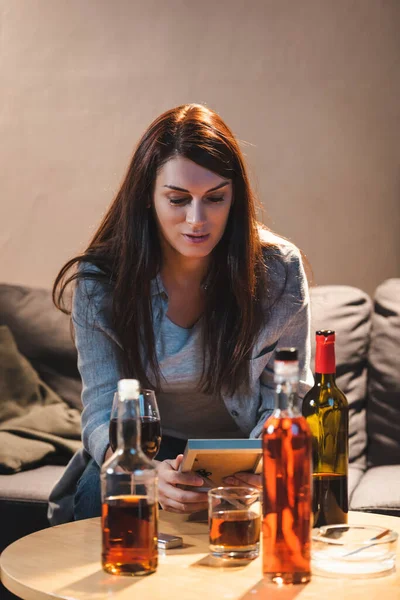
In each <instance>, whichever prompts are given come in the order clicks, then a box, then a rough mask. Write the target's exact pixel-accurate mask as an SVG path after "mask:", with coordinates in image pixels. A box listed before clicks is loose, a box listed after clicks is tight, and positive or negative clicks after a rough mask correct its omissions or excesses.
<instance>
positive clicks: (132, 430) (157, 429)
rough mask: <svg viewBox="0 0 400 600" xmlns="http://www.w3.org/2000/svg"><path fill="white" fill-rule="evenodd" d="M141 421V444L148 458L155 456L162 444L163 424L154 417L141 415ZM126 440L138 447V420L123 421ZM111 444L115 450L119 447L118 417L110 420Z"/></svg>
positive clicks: (132, 445) (127, 442)
mask: <svg viewBox="0 0 400 600" xmlns="http://www.w3.org/2000/svg"><path fill="white" fill-rule="evenodd" d="M140 421H141V440H142V441H141V446H142V450H143V452H144V453H145V455H146V456H147V458H150V459H152V458H154V457H155V456H156V455H157V453H158V451H159V449H160V444H161V424H160V420H159V419H155V418H154V417H140ZM123 428H124V440H125V443H126V444H128V445H129V446H130V447H132V448H135V447H136V421H135V420H134V419H126V420H124V421H123ZM109 435H110V446H111V448H112V450H113V452H115V450H116V449H117V419H111V421H110V433H109Z"/></svg>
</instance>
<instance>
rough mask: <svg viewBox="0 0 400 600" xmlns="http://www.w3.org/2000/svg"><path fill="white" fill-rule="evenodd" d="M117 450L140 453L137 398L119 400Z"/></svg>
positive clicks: (139, 424) (139, 421)
mask: <svg viewBox="0 0 400 600" xmlns="http://www.w3.org/2000/svg"><path fill="white" fill-rule="evenodd" d="M117 445H118V448H123V449H124V450H131V451H133V452H140V451H141V420H140V412H139V399H138V398H120V399H119V402H118V421H117Z"/></svg>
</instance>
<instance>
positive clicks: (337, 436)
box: [302, 330, 349, 527]
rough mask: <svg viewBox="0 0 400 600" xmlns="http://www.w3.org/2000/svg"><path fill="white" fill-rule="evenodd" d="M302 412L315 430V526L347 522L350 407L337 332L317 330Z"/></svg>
mask: <svg viewBox="0 0 400 600" xmlns="http://www.w3.org/2000/svg"><path fill="white" fill-rule="evenodd" d="M302 412H303V415H304V417H305V418H306V419H307V423H308V424H309V426H310V429H311V433H312V449H313V450H312V457H313V501H312V510H313V517H314V525H313V526H314V527H321V526H322V525H333V524H336V523H347V513H348V498H347V477H348V438H349V407H348V402H347V399H346V396H345V395H344V394H343V392H342V391H341V390H340V389H339V388H338V387H337V385H336V361H335V332H334V331H331V330H321V331H317V332H316V352H315V384H314V387H312V388H311V390H310V391H309V392H308V393H307V394H306V395H305V397H304V400H303V407H302Z"/></svg>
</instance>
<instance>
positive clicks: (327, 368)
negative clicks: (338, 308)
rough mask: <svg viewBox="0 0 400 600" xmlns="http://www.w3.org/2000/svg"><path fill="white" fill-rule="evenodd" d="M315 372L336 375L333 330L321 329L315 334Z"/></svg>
mask: <svg viewBox="0 0 400 600" xmlns="http://www.w3.org/2000/svg"><path fill="white" fill-rule="evenodd" d="M315 341H316V351H315V372H316V373H327V374H331V373H336V360H335V332H334V331H333V330H332V329H320V330H318V331H316V333H315Z"/></svg>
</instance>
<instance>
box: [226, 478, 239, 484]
mask: <svg viewBox="0 0 400 600" xmlns="http://www.w3.org/2000/svg"><path fill="white" fill-rule="evenodd" d="M224 481H225V483H227V484H229V485H234V483H235V481H236V479H235V478H234V477H225V479H224Z"/></svg>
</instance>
